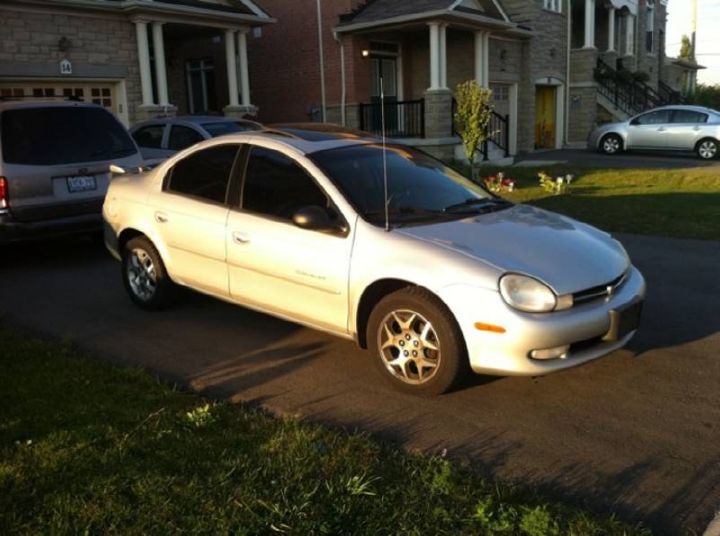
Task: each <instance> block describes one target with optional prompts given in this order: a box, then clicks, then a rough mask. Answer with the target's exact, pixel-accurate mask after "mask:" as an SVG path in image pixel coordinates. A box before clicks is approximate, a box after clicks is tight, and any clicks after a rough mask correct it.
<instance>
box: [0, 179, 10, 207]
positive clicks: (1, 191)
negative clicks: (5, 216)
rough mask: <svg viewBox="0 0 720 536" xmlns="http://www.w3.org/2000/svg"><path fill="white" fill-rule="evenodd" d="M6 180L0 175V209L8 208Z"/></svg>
mask: <svg viewBox="0 0 720 536" xmlns="http://www.w3.org/2000/svg"><path fill="white" fill-rule="evenodd" d="M9 205H10V202H9V200H8V182H7V179H6V178H5V177H0V209H3V208H8V206H9Z"/></svg>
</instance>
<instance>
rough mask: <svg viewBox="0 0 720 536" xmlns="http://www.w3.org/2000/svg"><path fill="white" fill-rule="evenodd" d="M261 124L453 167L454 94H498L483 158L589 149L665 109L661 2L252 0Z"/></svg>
mask: <svg viewBox="0 0 720 536" xmlns="http://www.w3.org/2000/svg"><path fill="white" fill-rule="evenodd" d="M258 2H259V3H260V4H261V5H262V7H263V8H264V9H267V10H268V11H269V12H271V13H273V16H275V17H276V19H277V21H278V22H277V24H275V25H273V26H269V27H266V28H263V30H262V32H258V33H257V34H256V35H255V38H254V39H253V46H252V47H251V51H250V63H251V66H252V68H251V71H252V76H253V97H254V99H255V102H256V104H258V105H259V119H260V120H261V121H266V122H275V121H307V120H312V121H320V120H326V121H333V122H338V123H342V124H344V125H347V126H351V127H357V128H362V129H365V130H370V131H375V132H378V131H379V129H380V124H381V121H382V119H383V117H382V114H381V113H380V111H381V108H380V105H379V100H380V80H381V79H382V85H383V90H384V91H383V94H384V100H385V103H386V105H385V111H386V114H385V116H386V117H385V126H386V132H387V134H388V135H389V136H392V137H394V138H399V139H403V140H405V141H407V142H409V143H412V144H413V145H417V146H420V147H423V148H425V149H426V150H429V151H431V152H433V153H435V154H437V155H440V156H443V157H451V156H452V155H453V154H455V152H456V150H457V145H458V139H457V137H455V136H454V132H453V121H452V114H453V107H454V104H453V88H455V87H456V85H457V84H458V83H459V82H461V81H464V80H468V79H474V80H476V81H477V82H478V83H479V84H480V85H482V86H485V87H489V88H490V89H492V90H493V104H494V106H495V113H494V115H493V120H492V126H491V131H492V132H493V142H492V143H491V144H490V148H489V150H488V151H489V153H492V154H490V155H488V156H490V157H492V156H497V157H503V156H506V155H508V154H510V155H513V154H516V153H517V152H521V151H530V150H533V149H543V148H560V147H563V146H572V145H584V144H585V140H586V139H587V136H588V134H589V132H590V131H591V130H592V129H593V128H594V127H595V125H596V124H598V123H599V122H605V121H609V120H617V119H621V118H625V117H627V116H628V115H630V114H634V113H637V112H639V111H642V110H644V109H647V108H650V107H653V106H656V105H659V104H664V103H667V102H671V101H672V100H673V99H676V98H677V92H676V91H674V90H672V88H671V87H670V86H669V85H668V84H666V82H665V78H664V76H665V74H666V72H667V67H666V64H665V21H666V8H667V0H333V1H332V2H329V1H323V0H258Z"/></svg>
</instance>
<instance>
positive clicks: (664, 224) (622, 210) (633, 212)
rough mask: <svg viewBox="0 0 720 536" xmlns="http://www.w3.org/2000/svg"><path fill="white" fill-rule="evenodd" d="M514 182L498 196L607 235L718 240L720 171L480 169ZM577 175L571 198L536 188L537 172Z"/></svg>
mask: <svg viewBox="0 0 720 536" xmlns="http://www.w3.org/2000/svg"><path fill="white" fill-rule="evenodd" d="M497 171H503V172H505V175H506V176H507V177H510V178H514V179H516V180H517V183H518V186H519V189H518V190H517V191H515V192H513V193H510V194H507V193H504V194H502V195H503V196H505V197H507V198H508V199H510V200H512V201H516V202H523V203H530V204H532V205H536V206H538V207H542V208H546V209H548V210H553V211H556V212H560V213H563V214H567V215H568V216H571V217H573V218H576V219H578V220H581V221H585V222H587V223H590V224H592V225H595V226H597V227H600V228H601V229H605V230H606V231H611V232H625V233H637V234H648V235H660V236H673V237H678V238H699V239H709V240H720V168H693V169H671V170H656V169H652V170H648V169H644V170H637V169H629V170H597V169H584V168H578V167H574V168H573V167H568V166H551V167H548V168H547V169H540V168H522V167H508V168H493V167H484V168H482V169H481V175H482V176H483V177H486V176H488V175H490V174H494V173H496V172H497ZM538 171H546V172H547V173H548V174H550V175H552V176H558V175H565V174H567V173H571V174H573V175H575V176H576V181H575V183H574V184H573V187H572V190H571V193H570V194H567V195H559V196H553V195H549V194H547V193H546V192H545V191H544V190H542V189H541V188H540V187H539V185H538V179H537V172H538Z"/></svg>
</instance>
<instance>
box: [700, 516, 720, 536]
mask: <svg viewBox="0 0 720 536" xmlns="http://www.w3.org/2000/svg"><path fill="white" fill-rule="evenodd" d="M703 536H720V510H719V511H718V512H717V513H716V514H715V517H714V518H713V520H712V521H710V524H709V525H708V526H707V528H706V529H705V532H703Z"/></svg>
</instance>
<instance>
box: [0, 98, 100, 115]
mask: <svg viewBox="0 0 720 536" xmlns="http://www.w3.org/2000/svg"><path fill="white" fill-rule="evenodd" d="M11 98H12V97H11ZM27 108H97V109H103V110H104V108H103V107H102V106H100V105H98V104H92V103H89V102H80V101H75V100H44V99H23V100H3V99H0V112H2V111H5V110H21V109H27Z"/></svg>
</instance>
